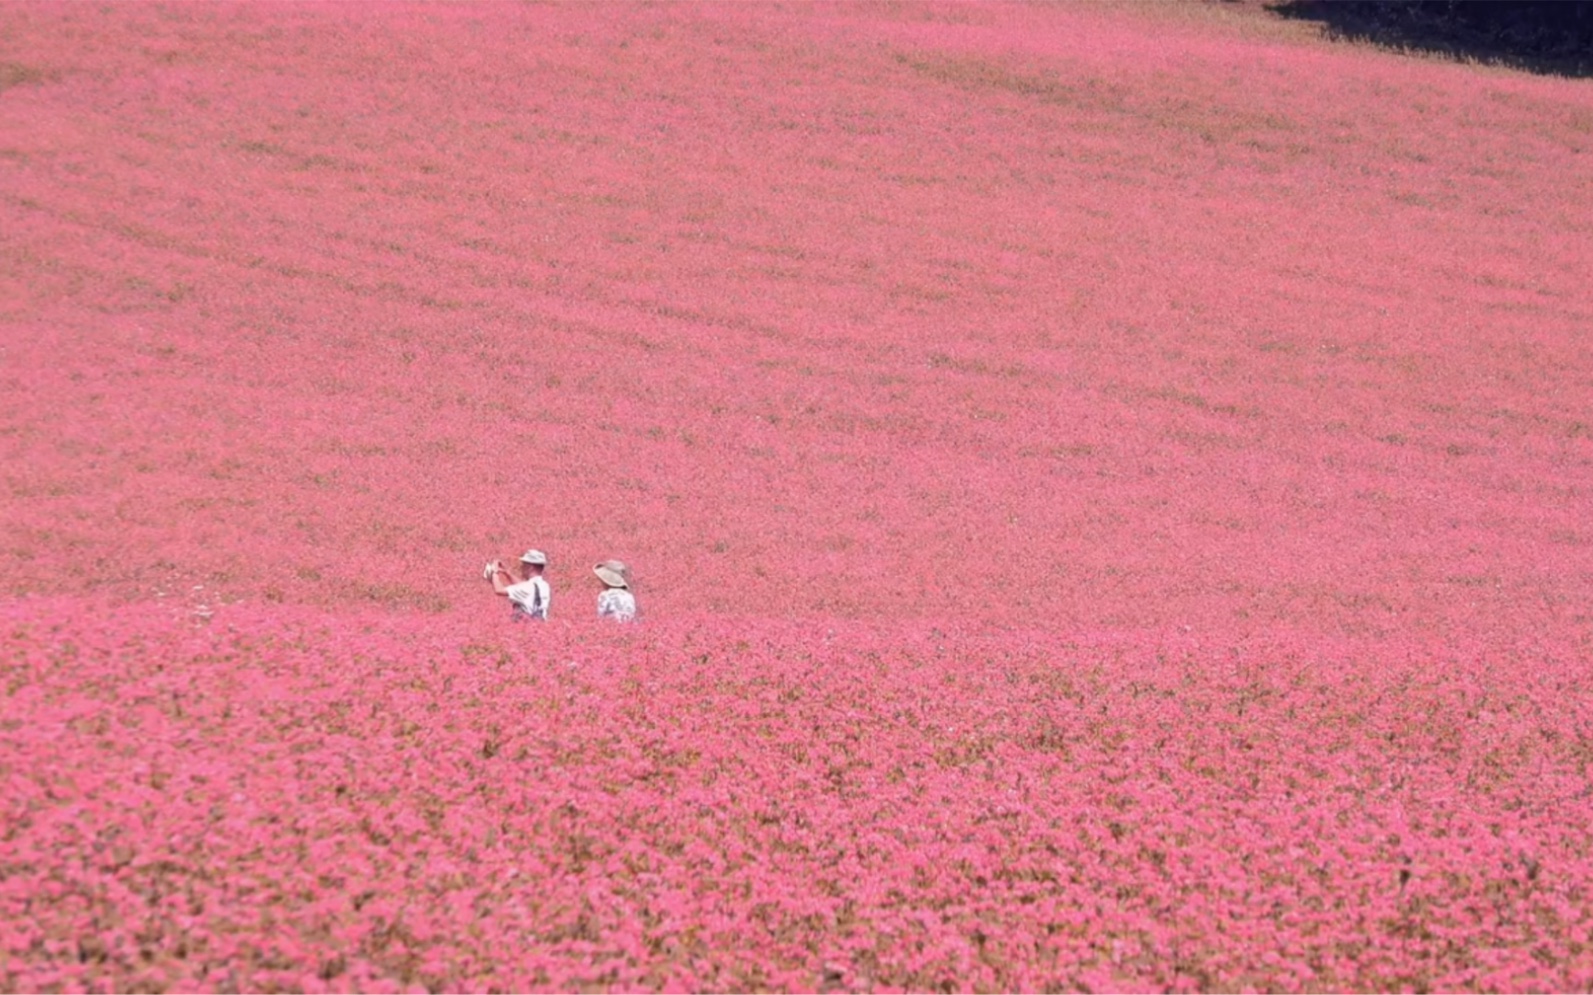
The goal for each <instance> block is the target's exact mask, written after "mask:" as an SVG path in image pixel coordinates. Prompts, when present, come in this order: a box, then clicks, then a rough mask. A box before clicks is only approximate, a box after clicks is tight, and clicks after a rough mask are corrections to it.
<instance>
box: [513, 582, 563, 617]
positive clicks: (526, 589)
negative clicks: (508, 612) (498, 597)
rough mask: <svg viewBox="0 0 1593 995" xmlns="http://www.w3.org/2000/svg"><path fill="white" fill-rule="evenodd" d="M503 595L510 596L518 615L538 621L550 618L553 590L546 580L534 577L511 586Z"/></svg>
mask: <svg viewBox="0 0 1593 995" xmlns="http://www.w3.org/2000/svg"><path fill="white" fill-rule="evenodd" d="M503 593H505V594H507V595H508V596H509V602H510V604H512V605H514V611H515V614H516V615H526V616H528V617H530V618H537V619H545V618H547V617H548V605H550V604H552V603H553V588H551V587H549V586H548V582H547V579H546V578H543V577H532V578H531V579H530V580H523V581H521V582H520V583H518V584H510V585H509V587H508V589H507V590H506V591H504V592H503Z"/></svg>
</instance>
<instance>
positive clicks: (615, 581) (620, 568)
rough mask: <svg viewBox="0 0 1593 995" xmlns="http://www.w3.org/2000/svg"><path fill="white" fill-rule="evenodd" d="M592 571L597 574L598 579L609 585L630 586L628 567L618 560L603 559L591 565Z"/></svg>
mask: <svg viewBox="0 0 1593 995" xmlns="http://www.w3.org/2000/svg"><path fill="white" fill-rule="evenodd" d="M592 572H593V573H595V574H597V579H598V580H601V581H602V582H603V583H605V584H607V585H608V586H609V587H630V586H631V571H630V568H629V567H627V566H626V565H625V564H624V563H621V562H620V561H619V560H604V561H603V562H602V563H599V564H598V565H597V566H595V567H593V568H592Z"/></svg>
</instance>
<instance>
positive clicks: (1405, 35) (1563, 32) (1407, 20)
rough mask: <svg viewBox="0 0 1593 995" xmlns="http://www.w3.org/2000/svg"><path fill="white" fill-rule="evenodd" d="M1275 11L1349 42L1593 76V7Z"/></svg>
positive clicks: (1346, 3) (1373, 0)
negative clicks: (1312, 23)
mask: <svg viewBox="0 0 1593 995" xmlns="http://www.w3.org/2000/svg"><path fill="white" fill-rule="evenodd" d="M1272 9H1273V10H1275V11H1277V12H1278V13H1279V14H1282V15H1283V16H1285V17H1294V18H1301V19H1306V20H1313V21H1321V22H1323V23H1324V24H1326V25H1327V27H1328V30H1329V31H1330V32H1331V33H1332V34H1334V35H1335V36H1338V37H1341V38H1345V39H1349V40H1354V41H1367V42H1372V43H1374V44H1380V45H1389V46H1393V47H1396V48H1402V49H1410V50H1416V51H1425V52H1438V53H1443V54H1448V55H1452V56H1455V57H1457V58H1473V59H1480V60H1483V61H1487V62H1499V63H1503V64H1506V65H1512V66H1515V67H1517V68H1521V69H1529V70H1532V71H1535V72H1546V73H1558V74H1563V75H1571V76H1589V75H1593V0H1285V2H1281V3H1277V4H1274V5H1273V7H1272Z"/></svg>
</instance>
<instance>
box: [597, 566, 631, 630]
mask: <svg viewBox="0 0 1593 995" xmlns="http://www.w3.org/2000/svg"><path fill="white" fill-rule="evenodd" d="M592 572H593V573H595V574H597V579H598V580H600V581H602V582H603V593H602V594H599V595H598V596H597V616H598V618H611V619H613V620H614V621H616V622H629V621H631V620H633V619H634V618H636V595H634V594H632V593H631V590H630V587H631V572H630V569H629V568H627V567H626V566H625V564H623V563H621V562H620V561H619V560H604V561H603V562H602V563H599V564H598V565H597V566H595V567H593V568H592Z"/></svg>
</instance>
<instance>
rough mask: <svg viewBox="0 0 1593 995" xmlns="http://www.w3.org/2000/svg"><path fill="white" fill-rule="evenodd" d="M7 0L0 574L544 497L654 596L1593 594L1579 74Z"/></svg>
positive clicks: (1411, 613) (356, 583)
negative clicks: (14, 0)
mask: <svg viewBox="0 0 1593 995" xmlns="http://www.w3.org/2000/svg"><path fill="white" fill-rule="evenodd" d="M0 24H3V30H0V67H3V68H0V86H4V89H3V90H0V336H3V346H0V378H3V382H4V387H5V389H4V390H0V433H3V434H0V456H3V458H4V463H5V469H4V471H3V473H0V477H3V486H4V491H3V493H4V494H5V501H4V511H3V512H0V578H3V580H4V582H5V587H6V588H7V590H9V591H10V592H12V593H22V592H41V591H42V592H49V591H65V590H74V591H76V590H83V589H85V588H87V589H88V590H89V591H91V592H92V593H93V594H94V596H96V597H100V596H104V597H110V598H113V599H124V598H143V597H148V596H150V595H151V594H152V593H154V592H155V591H157V590H163V591H169V590H176V589H180V590H188V589H190V588H191V587H192V586H193V585H195V584H204V585H206V589H207V591H210V592H219V593H220V596H222V597H225V598H231V599H246V600H252V601H259V600H266V599H270V600H283V601H288V602H295V601H310V602H317V603H322V604H332V605H336V604H347V603H351V602H367V601H373V600H374V601H377V602H381V603H386V604H393V605H402V606H415V607H427V608H441V607H445V606H453V607H456V608H462V607H465V606H467V605H469V604H471V599H478V598H483V597H484V595H483V594H482V593H481V591H480V589H479V585H480V582H479V580H476V576H477V573H478V571H479V565H480V561H481V559H482V558H483V557H484V556H485V555H487V554H504V553H508V552H511V551H518V549H519V548H521V547H523V546H525V545H527V544H536V545H538V546H541V547H542V548H545V549H547V550H548V551H549V552H550V553H551V554H552V556H553V560H554V567H553V579H554V581H555V584H556V585H557V584H560V583H570V582H571V579H572V578H573V577H575V576H576V575H577V574H579V573H580V572H582V571H584V569H585V565H586V564H589V563H591V562H593V561H595V560H597V559H600V558H603V557H606V556H610V555H617V556H621V557H623V558H624V559H626V560H628V561H630V562H631V563H632V564H633V565H634V567H635V569H636V572H637V574H638V576H640V577H642V578H644V579H652V580H653V581H654V583H653V584H652V586H651V587H650V588H649V589H647V591H646V597H647V604H648V607H649V608H650V609H651V610H653V611H655V612H658V613H661V614H665V615H667V614H670V613H676V612H682V611H688V610H697V609H707V610H710V611H728V612H737V613H752V614H780V613H784V612H788V611H795V612H801V613H828V614H836V615H841V616H854V617H870V616H875V615H879V614H887V613H888V614H899V615H909V616H925V615H927V616H940V617H946V616H952V617H960V618H970V619H980V620H985V621H1023V622H1039V623H1044V624H1052V623H1055V624H1057V625H1063V626H1066V625H1104V626H1118V627H1122V626H1137V625H1152V626H1166V625H1183V624H1187V625H1194V626H1200V627H1238V628H1239V629H1241V630H1246V629H1250V628H1253V627H1258V626H1265V625H1268V624H1271V623H1274V622H1278V621H1282V622H1286V623H1288V624H1291V625H1305V626H1321V627H1324V628H1327V629H1330V630H1345V629H1349V630H1371V631H1382V632H1389V631H1410V630H1413V629H1420V628H1432V627H1443V628H1446V629H1455V628H1457V627H1458V628H1459V629H1461V630H1463V631H1468V632H1474V633H1477V634H1485V633H1492V632H1497V631H1501V630H1509V631H1517V630H1532V629H1542V628H1554V629H1575V630H1577V631H1582V630H1585V629H1586V628H1587V625H1588V621H1589V619H1588V608H1587V604H1588V598H1589V595H1590V567H1589V545H1588V543H1589V540H1590V537H1593V533H1590V531H1589V526H1588V524H1587V517H1586V507H1587V497H1588V487H1589V484H1590V482H1593V464H1590V458H1593V416H1590V414H1589V411H1588V407H1587V399H1588V397H1589V396H1590V395H1593V384H1590V383H1589V379H1590V377H1589V370H1590V366H1593V359H1590V356H1589V350H1588V347H1587V339H1586V329H1587V327H1588V322H1589V318H1590V317H1593V295H1590V291H1589V289H1588V281H1587V279H1586V276H1587V263H1588V260H1589V259H1590V258H1593V252H1590V251H1589V249H1590V246H1589V234H1590V233H1589V227H1590V222H1589V219H1590V218H1593V192H1590V189H1589V179H1588V178H1589V177H1590V176H1593V170H1590V168H1589V166H1590V154H1589V153H1590V145H1593V91H1590V90H1589V88H1588V87H1587V85H1586V84H1584V83H1577V82H1568V81H1561V80H1554V79H1539V78H1531V77H1526V76H1520V75H1511V74H1502V73H1485V72H1479V71H1477V70H1473V69H1469V68H1465V67H1460V66H1453V65H1445V64H1439V63H1432V62H1408V61H1401V60H1398V59H1395V58H1393V57H1389V56H1385V55H1373V54H1367V53H1364V52H1357V51H1354V50H1350V49H1330V48H1326V47H1321V46H1313V45H1308V44H1304V43H1299V42H1290V41H1282V40H1267V39H1266V38H1265V37H1262V36H1251V35H1241V34H1239V33H1235V32H1234V31H1233V29H1232V28H1231V26H1225V24H1223V23H1217V22H1214V23H1213V25H1212V26H1210V27H1208V28H1202V27H1201V26H1200V25H1199V24H1198V23H1196V22H1190V23H1164V22H1163V21H1161V20H1157V19H1154V18H1150V17H1145V18H1139V17H1136V16H1134V15H1133V14H1132V13H1126V14H1125V13H1122V12H1116V13H1113V12H1097V11H1093V10H1090V9H1081V8H1069V7H1062V8H1051V7H1046V8H1040V7H1033V8H1030V7H1017V8H1013V7H994V6H991V7H966V6H957V7H928V6H912V7H907V8H878V7H858V8H851V7H842V8H822V9H820V8H801V7H798V8H789V9H775V8H771V7H764V6H750V5H742V6H724V7H662V8H648V9H629V8H626V9H621V8H605V9H604V11H603V14H602V16H600V17H599V16H594V15H593V13H592V11H590V10H587V9H583V8H579V7H545V8H519V7H514V8H511V7H507V6H503V7H498V6H492V7H481V6H477V7H459V8H435V7H423V8H404V9H398V8H389V9H384V10H383V11H381V12H374V11H370V10H367V9H360V8H331V7H292V8H289V7H282V6H271V7H237V8H202V7H174V8H154V7H142V6H122V7H112V8H109V9H106V10H99V9H90V8H86V7H76V6H41V5H12V6H9V7H7V8H5V9H4V10H3V11H0ZM89 564H93V566H92V568H90V567H89V566H88V565H89ZM566 603H570V602H566Z"/></svg>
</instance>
